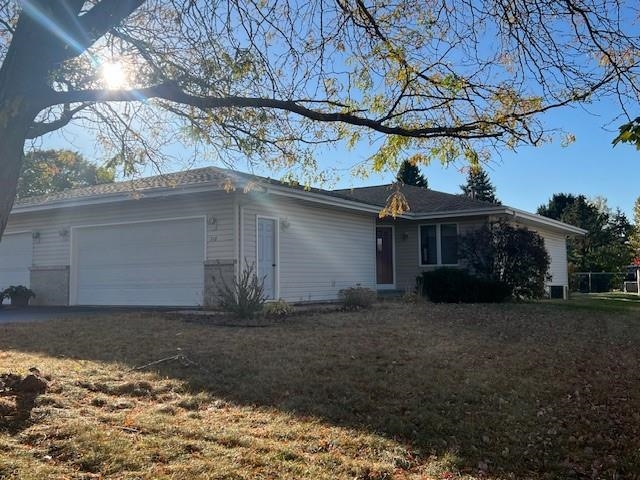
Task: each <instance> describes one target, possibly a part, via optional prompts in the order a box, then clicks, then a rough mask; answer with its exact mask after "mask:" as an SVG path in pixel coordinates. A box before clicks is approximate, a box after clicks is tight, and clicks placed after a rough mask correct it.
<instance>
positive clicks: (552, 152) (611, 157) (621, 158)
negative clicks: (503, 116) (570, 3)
mask: <svg viewBox="0 0 640 480" xmlns="http://www.w3.org/2000/svg"><path fill="white" fill-rule="evenodd" d="M639 107H640V106H639ZM587 108H588V110H586V109H585V108H583V107H574V108H566V109H564V110H558V111H555V112H553V113H550V114H547V116H546V118H545V123H546V125H547V127H548V128H558V129H563V130H564V131H566V132H570V133H573V134H575V136H576V141H575V142H574V143H572V144H570V145H569V146H566V147H563V146H561V142H560V139H561V138H562V137H563V135H562V134H558V138H557V139H556V140H555V141H554V142H553V143H550V144H545V145H543V146H541V147H536V148H534V147H521V148H519V149H518V151H516V152H510V151H505V152H502V153H501V154H500V155H499V156H494V157H493V158H492V160H491V162H490V164H489V165H487V166H486V170H487V172H488V173H489V176H490V177H491V179H492V182H493V184H494V185H495V186H496V188H497V194H498V197H499V198H500V200H501V201H502V202H503V203H504V204H506V205H509V206H512V207H516V208H521V209H524V210H528V211H535V210H536V208H537V207H538V206H539V205H540V204H543V203H546V201H547V200H548V199H549V198H550V197H551V195H552V194H553V193H559V192H566V193H575V194H584V195H586V196H588V197H595V196H603V197H605V198H607V199H608V201H609V206H610V207H612V208H616V207H620V208H621V209H622V210H623V211H624V212H625V213H626V214H627V216H628V217H629V219H632V218H633V215H632V211H633V204H634V202H635V200H636V198H638V196H640V175H639V172H640V152H639V151H637V150H636V149H635V147H633V146H629V145H618V146H617V147H615V148H613V146H612V145H611V141H612V139H613V138H614V137H615V135H616V127H617V125H618V124H619V123H621V120H619V121H617V122H614V123H611V122H612V120H613V119H614V118H615V117H616V115H618V114H619V107H618V106H617V105H616V104H615V102H609V101H601V102H598V103H596V104H593V105H589V106H588V107H587ZM638 110H640V108H638ZM41 146H42V148H71V149H75V150H79V151H80V152H82V153H83V154H84V155H85V157H86V158H87V159H96V158H97V156H98V149H97V148H96V147H95V145H94V141H93V139H92V138H90V137H88V136H87V135H85V134H83V133H82V131H81V130H80V129H78V128H77V127H71V129H68V130H67V131H63V132H62V133H60V132H58V133H54V134H52V135H50V136H48V137H46V138H45V139H44V140H43V142H42V145H41ZM367 153H368V149H367V148H366V147H362V148H359V149H356V150H353V151H346V150H341V149H339V148H338V149H331V150H323V151H319V152H318V158H321V159H322V161H320V165H321V166H322V167H323V168H331V167H339V168H345V169H347V168H348V167H350V166H351V165H353V164H355V163H357V162H359V161H362V160H364V159H366V157H367ZM464 166H465V163H464V162H463V161H460V162H459V163H457V164H454V165H449V166H448V167H443V166H442V165H440V164H439V163H436V164H432V165H429V166H426V167H425V166H423V167H422V171H423V173H424V174H425V175H426V176H427V178H428V180H429V186H430V187H431V188H433V189H434V190H440V191H444V192H450V193H459V192H460V189H459V185H460V184H462V183H464V180H465V173H464V172H462V171H461V169H462V167H464ZM242 167H243V165H238V169H240V170H242V169H243V168H242ZM182 168H184V164H182V163H175V164H169V165H167V168H166V169H167V171H173V170H179V169H182ZM255 173H260V174H265V173H267V172H265V171H256V172H255ZM267 174H268V173H267ZM273 176H276V177H277V175H273ZM392 180H393V174H392V173H391V172H384V173H381V174H372V175H371V176H370V177H369V178H367V179H361V178H354V177H351V176H350V175H349V174H348V173H347V171H346V170H345V172H344V173H343V174H342V175H341V178H340V180H339V182H338V183H337V184H336V188H347V187H352V186H364V185H375V184H379V183H389V182H391V181H392Z"/></svg>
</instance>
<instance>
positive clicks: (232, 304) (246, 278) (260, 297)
mask: <svg viewBox="0 0 640 480" xmlns="http://www.w3.org/2000/svg"><path fill="white" fill-rule="evenodd" d="M218 295H219V296H220V308H222V310H224V311H225V312H229V313H233V314H235V315H237V316H238V317H240V318H251V317H253V316H254V315H255V314H257V313H258V312H260V311H261V310H262V307H263V306H264V302H265V300H266V298H265V296H264V279H259V278H258V275H256V271H255V266H254V265H253V264H251V265H250V264H248V263H247V264H246V266H245V268H244V269H243V270H242V272H241V273H240V275H239V278H237V279H236V278H234V280H233V283H232V284H231V286H229V285H227V283H226V282H225V281H224V279H222V285H221V286H220V287H219V288H218Z"/></svg>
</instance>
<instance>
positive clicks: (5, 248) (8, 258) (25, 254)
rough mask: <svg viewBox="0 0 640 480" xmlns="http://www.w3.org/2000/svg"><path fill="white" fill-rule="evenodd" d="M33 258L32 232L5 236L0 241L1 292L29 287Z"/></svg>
mask: <svg viewBox="0 0 640 480" xmlns="http://www.w3.org/2000/svg"><path fill="white" fill-rule="evenodd" d="M32 257H33V240H32V238H31V232H23V233H16V234H13V235H11V234H5V235H4V236H3V237H2V240H0V291H2V290H4V289H5V288H7V287H8V286H10V285H24V286H25V287H29V268H30V267H31V264H32ZM0 303H1V301H0Z"/></svg>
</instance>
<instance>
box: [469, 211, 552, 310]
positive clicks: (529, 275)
mask: <svg viewBox="0 0 640 480" xmlns="http://www.w3.org/2000/svg"><path fill="white" fill-rule="evenodd" d="M459 255H460V258H461V259H462V260H464V261H465V262H466V264H467V265H468V266H469V269H470V271H471V273H472V274H474V275H477V276H479V277H482V278H488V279H491V280H498V281H501V282H504V283H506V284H507V285H508V286H509V287H511V289H512V292H513V295H514V296H515V297H516V298H541V297H543V296H544V294H545V282H546V280H547V275H548V271H549V264H550V258H549V253H548V252H547V249H546V248H545V246H544V239H543V238H542V237H541V236H540V235H538V234H537V233H535V232H531V231H529V230H527V229H526V228H518V227H514V226H512V225H510V224H508V223H506V222H495V223H493V224H489V225H485V226H483V227H482V228H479V229H477V230H474V231H472V232H469V233H468V234H467V235H465V236H463V237H462V238H461V239H460V243H459Z"/></svg>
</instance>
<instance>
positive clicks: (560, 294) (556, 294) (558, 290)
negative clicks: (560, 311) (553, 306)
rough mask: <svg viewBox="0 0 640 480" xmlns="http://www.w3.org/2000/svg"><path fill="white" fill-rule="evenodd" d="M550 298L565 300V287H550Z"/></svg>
mask: <svg viewBox="0 0 640 480" xmlns="http://www.w3.org/2000/svg"><path fill="white" fill-rule="evenodd" d="M549 297H550V298H551V299H560V300H564V285H550V286H549Z"/></svg>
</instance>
